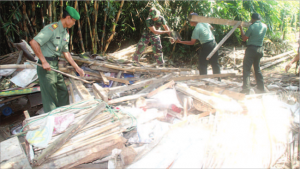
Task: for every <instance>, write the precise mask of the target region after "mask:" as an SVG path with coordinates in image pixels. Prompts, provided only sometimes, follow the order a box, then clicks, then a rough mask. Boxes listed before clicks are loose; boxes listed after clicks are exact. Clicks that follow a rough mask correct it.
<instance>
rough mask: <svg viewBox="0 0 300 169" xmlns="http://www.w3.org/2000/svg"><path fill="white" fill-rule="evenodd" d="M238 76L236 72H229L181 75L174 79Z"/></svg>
mask: <svg viewBox="0 0 300 169" xmlns="http://www.w3.org/2000/svg"><path fill="white" fill-rule="evenodd" d="M233 76H236V74H235V73H227V74H212V75H192V76H179V77H174V78H172V80H174V81H184V80H199V79H204V78H216V77H233Z"/></svg>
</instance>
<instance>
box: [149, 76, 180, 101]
mask: <svg viewBox="0 0 300 169" xmlns="http://www.w3.org/2000/svg"><path fill="white" fill-rule="evenodd" d="M174 84H175V82H174V80H171V81H170V82H168V83H166V84H164V85H162V86H160V87H159V88H157V89H156V90H154V91H152V92H150V93H149V94H148V95H147V98H150V97H152V96H154V95H156V94H157V93H159V92H161V91H163V90H165V89H167V88H168V87H170V86H173V85H174Z"/></svg>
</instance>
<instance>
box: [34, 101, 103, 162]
mask: <svg viewBox="0 0 300 169" xmlns="http://www.w3.org/2000/svg"><path fill="white" fill-rule="evenodd" d="M104 108H105V104H104V103H102V104H99V105H98V106H97V107H96V108H95V109H94V110H93V111H91V112H90V113H89V114H87V115H86V116H85V117H84V119H83V120H82V121H80V122H79V123H77V124H75V125H73V126H72V127H71V128H69V129H68V130H67V131H66V132H65V133H64V134H63V135H62V136H61V137H60V138H59V139H57V140H56V141H55V142H53V143H52V144H51V145H50V146H48V147H47V148H46V149H45V150H44V151H43V152H42V154H41V155H39V156H38V157H36V158H34V160H33V163H34V166H39V165H41V164H42V163H43V162H44V161H45V160H46V159H47V158H48V157H49V156H51V155H52V154H53V153H54V152H55V151H57V150H58V149H59V148H60V147H61V146H62V145H63V144H64V143H65V142H67V141H68V140H69V139H70V138H71V137H72V136H73V135H74V134H76V133H77V132H78V130H80V129H81V128H82V127H83V126H84V125H85V124H87V123H89V122H90V121H91V119H93V118H94V117H95V116H96V115H97V114H98V113H100V112H102V111H103V110H104Z"/></svg>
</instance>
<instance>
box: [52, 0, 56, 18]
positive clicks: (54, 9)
mask: <svg viewBox="0 0 300 169" xmlns="http://www.w3.org/2000/svg"><path fill="white" fill-rule="evenodd" d="M52 6H53V22H56V5H55V0H53V1H52Z"/></svg>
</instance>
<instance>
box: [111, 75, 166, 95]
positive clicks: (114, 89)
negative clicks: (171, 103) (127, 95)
mask: <svg viewBox="0 0 300 169" xmlns="http://www.w3.org/2000/svg"><path fill="white" fill-rule="evenodd" d="M171 76H172V74H168V75H165V76H164V77H163V78H160V79H157V78H152V79H148V80H144V81H141V82H138V83H135V84H132V85H129V86H117V87H112V88H109V89H108V95H112V94H114V93H118V92H124V91H128V90H132V89H136V88H140V87H144V86H147V85H150V84H154V83H161V82H164V81H168V80H169V79H170V78H171Z"/></svg>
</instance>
